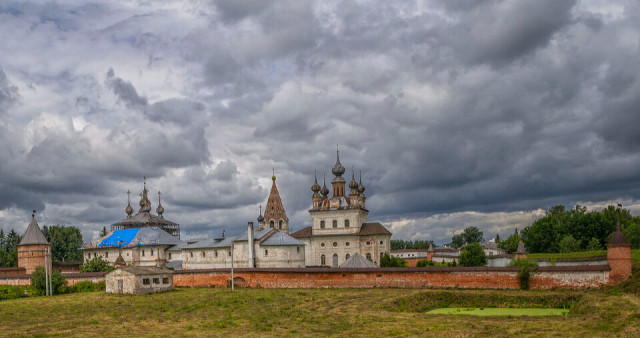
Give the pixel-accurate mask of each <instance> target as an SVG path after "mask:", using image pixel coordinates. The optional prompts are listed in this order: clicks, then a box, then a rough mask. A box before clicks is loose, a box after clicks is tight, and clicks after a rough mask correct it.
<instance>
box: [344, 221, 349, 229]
mask: <svg viewBox="0 0 640 338" xmlns="http://www.w3.org/2000/svg"><path fill="white" fill-rule="evenodd" d="M344 227H345V228H348V227H349V220H348V219H345V220H344Z"/></svg>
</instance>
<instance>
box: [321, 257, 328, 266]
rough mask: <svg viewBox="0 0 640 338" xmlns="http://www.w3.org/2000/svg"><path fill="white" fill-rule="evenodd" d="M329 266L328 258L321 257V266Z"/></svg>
mask: <svg viewBox="0 0 640 338" xmlns="http://www.w3.org/2000/svg"><path fill="white" fill-rule="evenodd" d="M326 264H327V257H325V256H324V255H322V256H320V265H326Z"/></svg>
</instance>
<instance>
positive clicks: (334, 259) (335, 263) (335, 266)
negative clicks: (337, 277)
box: [332, 254, 338, 268]
mask: <svg viewBox="0 0 640 338" xmlns="http://www.w3.org/2000/svg"><path fill="white" fill-rule="evenodd" d="M332 266H333V267H334V268H337V267H338V254H333V262H332Z"/></svg>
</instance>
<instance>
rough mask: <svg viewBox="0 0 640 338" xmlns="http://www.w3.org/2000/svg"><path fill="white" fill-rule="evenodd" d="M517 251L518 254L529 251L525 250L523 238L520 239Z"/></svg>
mask: <svg viewBox="0 0 640 338" xmlns="http://www.w3.org/2000/svg"><path fill="white" fill-rule="evenodd" d="M516 253H517V254H525V253H527V252H526V251H525V250H524V243H522V240H520V242H518V249H517V250H516Z"/></svg>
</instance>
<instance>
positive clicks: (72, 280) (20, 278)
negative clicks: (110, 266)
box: [0, 272, 106, 285]
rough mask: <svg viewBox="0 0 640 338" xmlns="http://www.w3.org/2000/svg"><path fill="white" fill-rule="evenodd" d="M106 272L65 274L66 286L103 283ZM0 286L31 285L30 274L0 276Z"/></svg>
mask: <svg viewBox="0 0 640 338" xmlns="http://www.w3.org/2000/svg"><path fill="white" fill-rule="evenodd" d="M104 275H106V272H87V273H72V274H65V275H64V278H65V279H66V280H67V285H75V284H76V283H78V282H83V281H91V282H93V283H98V282H103V281H104ZM0 285H31V274H19V275H0Z"/></svg>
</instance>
